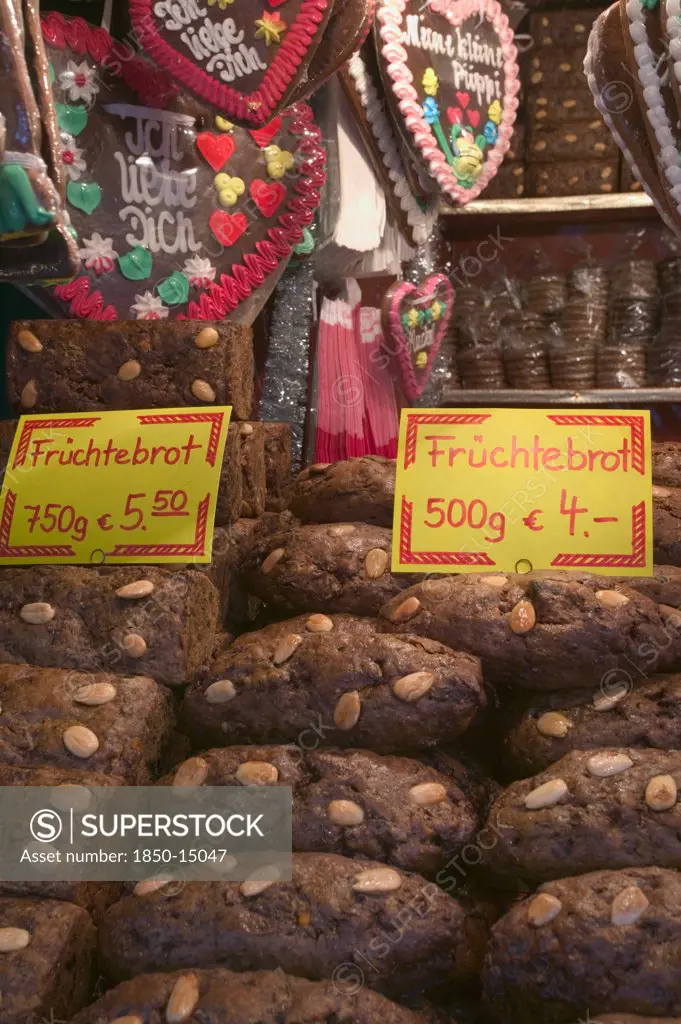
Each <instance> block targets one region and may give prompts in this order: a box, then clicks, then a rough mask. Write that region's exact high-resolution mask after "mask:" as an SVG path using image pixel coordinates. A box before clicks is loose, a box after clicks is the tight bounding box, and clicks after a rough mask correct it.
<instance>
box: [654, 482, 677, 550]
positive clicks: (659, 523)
mask: <svg viewBox="0 0 681 1024" xmlns="http://www.w3.org/2000/svg"><path fill="white" fill-rule="evenodd" d="M653 558H654V559H655V561H656V562H659V563H661V564H664V565H676V566H681V488H679V487H661V486H660V485H659V484H655V485H654V486H653Z"/></svg>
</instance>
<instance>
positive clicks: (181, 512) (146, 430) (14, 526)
mask: <svg viewBox="0 0 681 1024" xmlns="http://www.w3.org/2000/svg"><path fill="white" fill-rule="evenodd" d="M231 411H232V410H231V408H230V407H217V406H211V407H206V408H201V409H142V410H128V411H123V412H103V413H99V414H97V415H89V414H87V413H73V414H62V415H56V414H55V415H44V416H22V417H21V419H20V420H19V426H18V427H17V431H16V434H15V436H14V443H13V445H12V450H11V452H10V457H9V460H8V463H7V470H6V472H5V478H4V482H3V487H2V492H1V493H0V564H2V565H20V564H22V563H73V564H83V563H102V562H107V563H117V562H159V563H163V562H210V560H211V548H212V544H213V524H214V519H215V503H216V498H217V492H218V484H219V481H220V470H221V467H222V459H223V456H224V452H225V440H226V437H227V427H228V426H229V418H230V414H231Z"/></svg>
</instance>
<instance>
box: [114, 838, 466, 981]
mask: <svg viewBox="0 0 681 1024" xmlns="http://www.w3.org/2000/svg"><path fill="white" fill-rule="evenodd" d="M358 887H359V888H358ZM362 887H364V888H363V889H362ZM367 887H368V889H369V890H371V891H367ZM374 890H377V891H374ZM248 893H249V888H248V882H246V883H238V882H208V883H205V882H203V883H202V882H190V883H188V884H186V885H185V886H184V887H183V888H182V890H181V891H180V892H178V893H177V895H173V896H172V897H169V896H168V895H164V894H163V890H162V889H161V890H159V891H157V892H153V893H150V894H147V895H144V896H135V895H133V896H129V897H127V898H125V899H123V900H121V901H120V902H119V903H116V904H114V905H113V906H112V907H111V908H110V909H109V910H108V911H107V913H106V915H105V917H104V919H103V921H102V924H101V927H100V930H99V949H100V956H101V961H102V965H103V967H104V970H105V971H106V973H107V975H108V976H109V977H111V978H113V979H115V980H119V979H123V978H127V977H131V976H133V975H135V974H143V973H146V972H149V971H155V970H158V969H159V968H161V967H162V968H163V969H164V970H169V971H173V970H179V969H182V968H190V967H194V968H196V967H228V968H229V969H231V970H238V971H252V970H274V969H275V968H281V969H282V970H283V971H285V972H286V973H287V974H294V975H296V976H298V977H307V978H309V979H310V980H312V981H317V980H320V979H323V978H333V977H334V976H337V972H336V968H337V967H338V965H339V964H348V963H349V964H352V963H357V964H361V963H366V961H365V960H362V954H364V957H371V954H372V952H373V953H374V955H375V958H376V959H375V962H376V965H377V970H375V971H373V970H372V971H368V970H367V971H366V973H365V975H364V981H365V984H366V985H367V986H368V987H369V988H373V989H376V990H377V991H381V992H383V993H384V994H386V995H390V994H392V995H400V994H404V993H409V994H410V995H412V996H413V995H416V994H417V993H419V992H422V991H424V990H427V989H429V988H432V987H433V986H434V985H438V984H442V981H443V979H444V978H446V979H447V980H448V982H450V983H451V982H454V981H456V980H457V979H458V980H462V981H463V980H464V979H465V978H466V977H467V975H468V972H469V949H468V938H467V932H468V928H467V921H466V912H465V911H464V909H463V907H462V906H461V904H460V903H459V902H458V901H457V900H455V899H454V898H453V897H451V896H448V895H447V894H446V893H444V892H443V891H442V890H441V889H439V888H438V887H437V886H436V885H435V884H434V883H432V882H427V881H426V880H425V879H424V878H422V877H421V876H420V875H414V874H409V875H406V874H404V873H402V872H400V871H398V870H397V869H396V868H392V867H386V866H385V865H382V864H377V863H376V862H374V861H354V860H348V859H347V858H345V857H338V856H335V855H333V854H314V853H296V854H294V855H293V880H292V881H291V882H272V883H271V884H270V885H269V886H266V887H264V889H263V890H262V891H260V892H258V893H256V894H250V895H249V894H248ZM398 923H399V927H401V928H403V929H404V933H403V934H402V937H401V939H400V941H399V942H393V943H387V942H386V934H388V933H390V934H393V935H394V934H395V932H394V931H393V929H396V928H397V927H398ZM372 942H373V945H371V943H372ZM386 947H387V948H386ZM379 948H380V951H381V953H382V956H379V954H378V952H377V951H378V949H379ZM362 969H363V970H364V968H362ZM334 972H336V974H334Z"/></svg>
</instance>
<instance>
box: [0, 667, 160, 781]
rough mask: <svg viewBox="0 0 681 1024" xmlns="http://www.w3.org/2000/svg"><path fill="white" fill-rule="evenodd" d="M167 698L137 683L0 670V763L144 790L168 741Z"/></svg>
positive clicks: (50, 671)
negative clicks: (81, 771)
mask: <svg viewBox="0 0 681 1024" xmlns="http://www.w3.org/2000/svg"><path fill="white" fill-rule="evenodd" d="M173 724H174V715H173V701H172V695H171V693H170V692H169V690H167V689H166V688H165V687H163V686H159V685H158V683H155V682H154V681H153V679H148V678H145V677H144V676H128V677H123V676H115V675H110V674H105V673H99V674H90V673H84V672H74V671H72V670H68V669H59V668H34V667H33V666H31V665H2V664H0V762H2V763H3V764H11V765H15V766H20V767H28V768H42V767H55V768H63V769H74V768H87V769H88V770H90V771H92V772H101V773H104V774H107V775H114V776H117V777H118V778H120V779H124V780H125V781H126V782H129V783H131V784H132V785H138V786H142V785H146V784H147V783H148V782H149V781H150V780H151V779H152V778H153V777H154V775H155V773H156V772H157V764H158V761H159V760H160V758H161V756H162V754H163V751H164V748H165V746H166V745H167V744H168V742H169V741H170V737H171V732H172V727H173Z"/></svg>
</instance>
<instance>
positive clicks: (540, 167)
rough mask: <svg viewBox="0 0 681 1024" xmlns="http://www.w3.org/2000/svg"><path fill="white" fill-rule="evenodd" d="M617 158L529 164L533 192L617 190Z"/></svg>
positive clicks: (529, 189) (529, 190)
mask: <svg viewBox="0 0 681 1024" xmlns="http://www.w3.org/2000/svg"><path fill="white" fill-rule="evenodd" d="M617 167H618V161H617V159H607V160H569V161H568V160H561V161H560V162H557V163H552V164H537V163H534V164H528V168H527V194H528V195H530V196H583V195H590V194H591V193H601V192H604V193H608V194H609V193H610V192H616V191H617Z"/></svg>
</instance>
